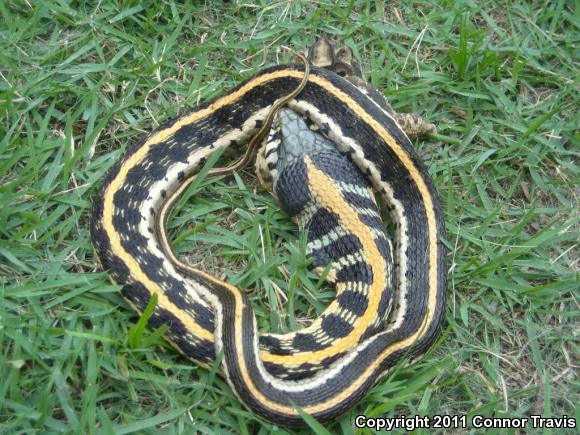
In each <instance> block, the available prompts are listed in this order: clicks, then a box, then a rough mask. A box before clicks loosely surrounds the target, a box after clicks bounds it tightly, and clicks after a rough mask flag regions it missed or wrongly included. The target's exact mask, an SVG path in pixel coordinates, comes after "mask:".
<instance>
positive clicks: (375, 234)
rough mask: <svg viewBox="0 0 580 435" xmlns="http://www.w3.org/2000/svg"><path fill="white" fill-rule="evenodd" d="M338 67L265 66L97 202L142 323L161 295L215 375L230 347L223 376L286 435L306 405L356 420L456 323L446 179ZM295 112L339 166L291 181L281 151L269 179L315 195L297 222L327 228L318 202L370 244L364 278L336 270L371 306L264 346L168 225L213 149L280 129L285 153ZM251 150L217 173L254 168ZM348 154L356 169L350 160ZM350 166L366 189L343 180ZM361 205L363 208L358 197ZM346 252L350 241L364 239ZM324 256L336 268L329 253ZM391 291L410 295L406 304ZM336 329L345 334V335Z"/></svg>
mask: <svg viewBox="0 0 580 435" xmlns="http://www.w3.org/2000/svg"><path fill="white" fill-rule="evenodd" d="M317 44H318V47H320V44H319V43H317ZM322 45H323V46H324V40H323V42H322ZM316 47H317V45H316V44H315V46H314V47H313V49H311V52H310V54H311V56H310V57H312V53H313V52H314V53H315V52H316ZM346 66H348V65H346ZM339 67H340V62H336V63H335V65H334V68H332V67H331V68H321V67H316V66H311V67H310V68H308V66H307V65H302V66H301V65H281V66H276V67H271V68H267V69H265V70H263V71H261V72H260V73H258V74H256V75H255V76H254V77H252V78H251V79H249V80H248V81H247V82H245V83H243V84H242V85H240V86H238V87H237V88H235V89H233V90H232V91H230V92H228V93H227V94H226V95H224V96H222V97H219V98H217V99H215V100H212V101H209V102H206V103H204V104H202V105H201V106H199V107H198V108H197V109H195V110H194V111H192V112H190V113H187V114H185V115H182V116H180V117H179V118H177V119H174V120H171V121H168V122H167V123H166V124H164V125H162V126H160V127H159V128H158V129H157V130H156V131H154V132H153V133H152V134H150V135H149V136H148V137H147V138H145V139H144V140H143V141H142V142H141V143H139V144H137V145H136V146H135V147H133V148H132V149H130V150H129V151H128V152H127V153H126V154H125V155H124V157H122V158H121V160H120V161H119V162H117V163H116V164H115V165H114V166H113V168H112V169H111V170H110V171H109V172H108V173H107V175H106V177H105V179H104V180H103V182H102V184H101V187H100V190H99V193H98V194H97V196H96V198H95V201H94V208H93V217H92V224H91V235H92V240H93V243H94V245H95V248H96V251H97V253H98V256H99V258H100V260H101V263H102V265H103V267H104V268H106V269H108V270H109V273H110V275H111V277H112V279H113V280H114V281H116V282H118V283H120V284H122V285H123V286H124V287H123V290H122V292H123V296H124V297H125V298H126V299H127V300H128V301H129V303H130V304H131V305H132V306H133V307H135V309H136V310H137V311H140V312H142V311H143V310H144V308H145V307H146V305H147V303H148V302H149V300H150V298H151V297H152V295H156V296H157V305H156V307H155V310H154V312H153V314H152V316H151V318H150V321H149V322H150V325H152V326H154V327H156V326H159V325H162V324H165V325H168V327H169V328H168V332H167V338H168V340H169V341H170V342H171V343H172V344H174V345H175V346H176V347H177V348H178V349H179V350H180V351H181V352H182V353H183V354H185V355H186V356H188V357H190V358H192V359H194V360H196V361H199V362H200V363H202V364H212V363H213V361H214V360H215V355H216V352H217V353H219V352H223V361H222V369H223V372H224V376H225V378H226V379H227V381H228V382H229V384H230V385H231V386H232V388H233V390H234V392H235V393H236V395H237V396H238V397H239V398H240V400H241V401H242V402H244V403H245V405H246V406H248V407H249V408H250V409H252V410H253V411H254V412H255V413H256V414H257V415H260V416H261V417H263V418H265V419H267V420H270V421H273V422H276V423H278V424H283V425H287V426H300V425H302V424H304V423H303V420H302V418H301V417H300V415H299V413H298V411H297V408H301V409H302V410H304V411H305V412H307V413H309V414H311V415H313V416H314V417H315V418H317V419H320V420H321V421H326V420H329V419H332V418H334V417H336V416H337V415H339V414H341V413H343V412H345V411H346V410H347V409H349V408H350V407H352V406H353V405H354V404H355V403H356V402H357V401H358V400H359V399H360V398H361V397H362V396H363V395H364V394H365V393H366V392H367V391H368V390H369V389H370V388H371V387H372V386H373V385H374V383H375V382H376V381H377V380H378V379H379V378H380V377H381V376H382V375H383V374H384V373H385V371H386V370H388V369H389V368H390V367H392V366H393V365H394V364H395V363H396V362H397V361H399V360H400V359H402V358H408V359H414V358H416V357H418V356H420V355H421V354H423V353H424V352H425V351H426V350H427V349H428V348H429V346H430V345H431V344H432V343H433V342H434V341H435V340H436V338H437V336H438V332H439V330H440V326H441V322H442V319H443V312H444V304H445V287H446V276H445V273H446V271H445V248H444V245H443V243H442V242H441V240H440V237H441V235H442V233H443V231H444V229H443V221H442V216H441V211H440V208H439V202H438V199H437V195H436V192H435V189H434V187H433V184H432V181H431V179H430V177H429V176H428V174H427V171H426V170H425V168H424V167H423V165H422V163H421V162H420V161H419V159H418V157H417V156H416V154H415V153H414V151H413V149H412V146H411V143H410V141H409V139H408V138H407V136H406V135H405V133H404V132H403V131H402V130H401V128H400V127H399V125H398V124H397V122H396V121H395V118H394V116H393V113H392V111H391V109H390V107H388V106H386V105H385V104H384V103H383V102H381V100H380V99H377V98H376V97H375V96H373V94H372V92H370V93H369V92H368V91H366V90H365V89H361V88H360V87H359V86H355V85H353V83H351V82H350V81H348V80H345V79H344V78H342V77H340V76H339V75H338V74H336V73H335V72H334V71H336V72H340V71H339V69H340V68H339ZM374 92H376V91H374ZM282 106H283V107H284V110H281V109H282ZM292 113H294V114H296V115H297V116H298V118H301V119H304V120H305V121H307V123H308V125H309V127H308V128H309V129H312V131H314V132H315V135H316V137H317V138H322V139H320V140H324V141H326V143H330V144H332V145H333V146H334V147H335V150H336V152H335V153H334V154H332V153H331V154H332V156H331V157H328V158H327V156H326V155H323V156H322V157H320V156H319V155H310V154H304V155H300V153H299V155H298V156H297V157H296V156H294V157H292V159H290V160H291V161H292V162H293V167H294V170H293V171H292V175H291V176H289V178H288V180H287V181H284V180H285V178H284V175H283V174H279V173H277V172H279V171H278V169H277V168H278V167H277V166H276V165H275V164H273V163H272V162H271V161H270V162H268V159H269V158H270V156H271V155H272V154H277V158H278V159H284V158H285V157H283V156H282V153H281V152H278V153H270V154H268V146H267V145H264V146H263V147H262V148H261V150H260V153H261V154H262V157H263V158H264V159H265V160H264V159H263V161H262V171H263V172H268V170H270V172H269V174H270V176H271V177H272V178H273V179H274V181H275V183H277V186H283V185H284V183H287V184H289V185H290V187H289V188H287V189H286V191H284V188H283V187H281V188H280V189H279V190H278V194H279V196H287V194H286V193H284V192H287V191H292V186H296V185H303V186H305V188H306V191H307V192H308V195H309V198H307V199H305V200H304V201H303V202H301V203H300V204H297V205H296V209H295V210H294V212H292V206H291V205H289V206H287V207H286V208H288V209H290V211H291V214H292V213H294V214H295V215H296V216H298V218H299V219H302V220H303V222H306V221H308V222H310V223H311V224H312V223H313V222H316V219H315V218H314V215H315V212H310V213H309V212H308V210H309V206H310V205H311V203H312V202H314V203H316V204H318V205H317V207H318V209H323V210H324V211H325V212H326V213H328V216H332V215H334V217H335V220H336V222H339V223H340V225H341V231H342V232H343V233H341V234H339V236H337V237H335V238H334V239H340V238H341V236H346V238H347V239H348V238H349V237H350V238H351V239H352V238H353V237H354V238H355V239H356V249H354V250H353V252H350V253H349V255H350V260H349V261H347V264H346V266H345V268H348V267H350V266H352V265H353V264H358V267H359V268H358V269H357V270H358V272H356V273H359V275H356V279H355V278H352V277H351V279H350V281H349V280H348V279H344V277H343V278H340V276H339V274H340V272H341V269H340V267H338V268H337V269H336V271H337V274H336V277H334V279H335V280H337V281H339V284H340V283H343V284H344V286H345V288H344V289H343V290H344V293H342V294H347V293H348V294H349V295H350V296H352V295H354V294H358V295H359V296H360V295H362V296H363V297H362V298H359V301H362V303H360V304H359V306H358V308H356V309H355V308H353V307H351V306H350V305H349V304H352V303H353V298H352V297H342V298H341V293H340V289H337V290H338V291H337V294H338V296H337V301H338V302H336V303H333V304H334V305H333V304H331V307H329V308H328V309H327V311H325V313H324V314H323V316H322V317H324V319H323V320H322V321H318V322H315V324H314V325H313V327H312V328H311V329H310V330H309V331H308V332H307V333H302V335H300V334H301V331H299V332H298V333H294V334H290V335H287V336H282V337H280V336H276V335H266V336H264V337H262V338H261V339H260V338H259V337H258V333H257V331H256V322H255V318H254V314H253V311H252V308H251V305H250V304H249V301H248V298H247V296H246V295H245V294H244V292H243V291H242V290H240V289H238V288H236V287H235V286H232V285H230V284H228V283H226V282H223V281H221V280H219V279H217V278H215V277H213V276H211V275H209V274H207V273H205V272H203V271H201V270H197V269H194V268H192V267H190V266H187V265H185V264H183V263H182V262H180V261H179V260H178V259H177V258H176V257H175V256H174V254H173V253H172V252H171V248H170V247H169V243H168V242H167V236H166V234H165V228H164V225H165V221H166V217H167V213H168V211H169V210H170V209H171V206H172V205H173V204H174V203H175V201H176V199H177V198H178V197H179V195H180V194H181V192H183V190H184V189H185V187H184V186H186V185H187V184H188V183H189V182H190V181H191V180H192V179H193V178H194V177H195V174H196V173H197V172H198V171H199V169H200V168H201V167H202V166H203V164H204V163H205V162H206V160H207V159H208V157H209V156H210V155H211V154H212V153H213V152H215V151H216V150H218V149H222V148H227V147H237V148H243V147H244V146H247V145H248V143H249V146H250V148H255V147H257V146H258V145H259V143H260V142H262V139H263V136H265V135H267V134H268V133H270V134H269V136H268V138H267V139H266V141H265V142H268V141H269V142H270V143H272V140H274V141H275V137H274V135H273V134H272V133H271V131H270V124H271V123H273V122H274V123H276V122H277V123H278V124H279V123H280V122H281V121H280V119H281V118H282V117H284V116H285V117H287V118H288V117H289V118H288V119H292V116H293V115H292ZM294 119H296V117H294ZM278 128H280V126H278ZM302 128H304V127H302ZM278 131H280V129H279V130H278ZM256 137H257V138H256ZM315 140H318V139H315ZM249 154H250V153H246V155H245V157H243V158H242V160H241V161H238V162H236V163H235V164H234V165H230V166H228V167H227V168H222V169H217V170H215V171H214V174H220V173H228V172H230V171H231V170H232V169H235V168H237V167H239V165H242V164H245V163H247V159H248V158H249V157H248V156H249ZM266 154H268V155H266ZM323 154H324V153H323ZM336 155H339V156H341V157H337V158H338V159H342V157H344V158H346V159H347V160H344V161H343V160H340V162H337V161H335V160H334V159H335V157H333V156H336ZM330 161H331V162H332V163H328V162H330ZM264 162H266V163H264ZM264 165H265V166H266V167H267V168H266V169H265V168H264ZM349 165H350V166H349ZM351 167H352V168H355V169H354V170H358V171H359V173H360V174H361V176H360V179H361V180H363V181H360V182H358V181H353V180H355V179H356V177H353V176H350V175H348V174H345V173H344V171H349V170H350V169H349V168H351ZM341 168H342V169H341ZM267 169H268V170H267ZM364 183H367V184H366V185H365V184H364ZM368 186H372V188H373V189H374V191H375V192H377V193H378V195H379V196H380V197H381V198H382V200H383V201H384V202H385V204H386V205H387V206H388V208H389V211H390V214H391V219H392V221H393V223H394V225H395V250H394V255H393V256H394V264H395V270H394V272H393V270H392V267H391V266H390V261H389V258H388V257H389V256H390V246H389V244H388V243H385V242H381V241H383V240H384V238H383V236H382V235H381V234H380V233H381V231H382V225H379V224H378V223H377V221H376V219H374V215H373V213H374V211H373V210H372V204H371V202H372V201H373V197H372V194H370V195H367V194H365V193H364V192H365V191H366V192H368ZM297 191H298V190H297ZM281 192H282V194H280V193H281ZM357 194H359V195H358V196H359V201H360V204H358V203H356V201H355V202H353V198H354V197H355V196H357ZM321 204H322V205H321ZM361 209H365V210H362V211H361ZM369 210H370V211H369ZM328 216H326V218H328ZM369 216H370V217H369ZM326 220H328V219H326ZM319 221H320V222H325V219H320V220H319ZM326 231H327V232H328V231H330V230H329V229H328V228H327V230H326ZM385 237H386V236H385ZM322 239H323V238H322V235H320V237H319V238H317V239H312V240H311V242H312V244H311V245H312V246H313V249H320V248H323V247H324V246H331V245H332V243H331V242H332V240H331V241H330V242H329V241H328V237H327V241H326V242H323V241H322ZM334 241H336V240H334ZM344 246H352V240H350V241H349V240H347V241H346V242H345V243H344ZM326 253H327V254H329V255H330V256H331V257H332V251H331V250H330V251H328V250H327V252H326ZM354 254H357V255H359V254H360V255H359V256H356V255H354ZM339 257H340V256H336V258H335V260H336V259H339ZM320 258H322V257H320ZM353 259H354V260H353ZM339 262H340V261H339ZM362 270H364V271H366V272H364V273H362V272H360V271H362ZM353 273H355V272H353V270H351V269H349V272H348V274H350V275H352V274H353ZM361 273H362V274H361ZM343 275H344V274H343ZM393 276H394V278H393V280H392V281H390V280H391V277H393ZM390 282H393V284H394V287H395V288H396V291H395V292H394V294H393V295H392V301H391V295H390V290H389V289H390V284H389V283H390ZM361 283H362V284H364V285H362V284H361ZM339 284H337V286H338V285H339ZM385 295H386V296H385ZM391 306H392V309H391V310H390V312H389V307H391ZM349 310H350V311H349ZM353 313H354V314H355V315H352V314H353ZM327 319H331V320H329V321H326V320H327ZM325 321H326V323H325ZM329 323H331V324H332V325H334V326H336V325H339V326H341V325H342V326H344V327H343V328H342V329H341V328H338V329H335V330H334V332H331V331H330V329H328V324H329ZM337 331H338V332H337ZM325 334H326V335H325ZM297 337H299V339H297ZM285 378H286V379H285ZM296 379H299V380H296Z"/></svg>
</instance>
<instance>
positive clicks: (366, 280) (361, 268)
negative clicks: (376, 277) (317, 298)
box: [336, 262, 373, 284]
mask: <svg viewBox="0 0 580 435" xmlns="http://www.w3.org/2000/svg"><path fill="white" fill-rule="evenodd" d="M336 280H337V281H338V282H355V283H363V284H370V283H372V282H373V271H372V269H371V268H370V266H369V265H368V264H366V263H364V262H357V263H354V264H350V265H348V266H344V267H343V268H342V269H340V270H339V271H338V273H337V274H336Z"/></svg>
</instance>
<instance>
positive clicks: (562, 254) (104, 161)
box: [0, 0, 580, 434]
mask: <svg viewBox="0 0 580 435" xmlns="http://www.w3.org/2000/svg"><path fill="white" fill-rule="evenodd" d="M183 3H186V4H185V5H183V4H181V2H179V3H178V2H174V1H168V2H163V3H162V2H151V1H150V2H143V3H142V2H138V1H129V2H121V1H101V2H75V1H67V0H57V1H54V2H52V1H50V2H49V1H37V2H28V1H24V0H23V1H19V0H14V1H0V17H1V18H0V180H1V182H0V203H1V204H2V205H3V206H2V208H1V209H0V432H2V433H27V434H28V433H35V432H38V433H57V432H60V433H118V434H126V433H156V432H158V431H159V430H163V431H167V432H170V433H178V432H179V433H181V432H185V433H188V432H189V433H192V432H194V431H195V432H204V433H212V432H222V431H224V432H225V431H227V432H240V433H244V434H245V433H267V432H269V431H271V430H278V431H280V432H282V430H281V429H279V428H278V429H276V428H275V427H274V426H272V425H270V424H267V423H264V422H262V421H260V420H258V419H257V418H256V417H254V416H253V415H252V414H251V413H249V412H248V411H246V410H245V409H244V408H243V407H242V406H241V405H240V404H239V402H238V401H237V400H236V398H235V397H234V396H233V394H232V392H231V390H230V389H229V387H228V386H227V384H226V382H225V381H224V380H222V379H221V378H220V377H219V376H218V375H216V373H215V370H213V371H208V370H206V369H203V368H199V367H197V365H196V364H194V363H191V362H190V361H188V360H185V359H184V358H183V357H181V356H179V355H178V354H177V353H176V352H175V351H174V350H173V349H172V348H170V347H169V346H167V344H165V342H164V341H163V339H162V338H161V337H160V335H161V333H162V331H151V330H148V329H144V328H143V327H142V326H143V325H142V323H139V318H138V317H137V316H136V315H135V314H134V312H133V311H132V310H131V309H130V307H129V306H128V305H127V304H126V303H125V302H124V300H123V299H122V298H121V297H120V295H119V292H118V290H119V287H118V286H115V285H113V284H111V283H110V282H109V280H108V278H107V275H106V273H105V272H103V271H101V270H100V268H99V266H98V264H97V261H96V258H95V256H94V252H93V249H92V245H91V242H90V238H89V232H88V220H89V217H90V207H91V199H92V196H93V195H94V193H95V191H96V187H97V186H98V184H99V180H100V179H101V178H102V177H103V174H104V173H105V172H106V171H107V169H108V168H109V167H110V166H111V165H112V164H113V163H114V162H115V161H116V160H117V159H118V158H119V156H120V154H121V153H122V151H123V150H124V149H125V148H126V147H127V146H128V145H130V144H133V143H136V142H137V141H138V140H139V138H141V137H142V136H143V135H145V134H147V132H149V131H151V130H152V129H154V128H155V127H156V126H157V125H158V124H159V123H160V122H162V121H163V120H166V119H168V118H171V117H173V116H175V115H177V114H179V113H183V112H185V111H187V110H189V109H190V108H193V107H195V105H196V104H197V103H198V102H200V101H203V100H206V99H208V98H211V97H215V96H217V95H220V94H222V93H223V92H225V91H227V90H228V89H229V88H230V87H232V86H234V85H236V84H238V83H239V82H240V81H242V80H244V79H247V78H249V77H250V76H252V75H253V74H254V73H255V72H256V71H258V70H259V69H260V68H262V67H265V66H267V65H271V64H274V63H277V62H284V61H287V60H288V59H289V54H288V51H287V50H285V49H284V48H283V47H292V48H303V47H307V46H309V45H310V44H311V43H312V42H313V41H314V39H315V38H316V36H317V35H321V34H327V35H329V36H332V37H335V38H338V39H340V40H342V41H343V42H345V43H346V44H348V45H349V46H351V47H352V48H353V49H354V51H355V53H356V55H357V56H358V58H359V59H361V60H362V61H363V65H364V67H365V71H366V74H367V78H368V80H369V81H370V82H371V83H372V84H373V85H374V86H375V87H376V88H378V89H380V90H381V91H383V92H384V93H385V95H386V96H387V97H388V98H389V100H390V101H391V103H392V105H393V106H394V107H395V108H396V109H397V110H399V111H409V112H410V111H414V112H418V113H419V114H421V115H422V116H424V117H425V118H427V119H428V120H429V121H431V122H434V123H435V124H436V125H437V126H438V134H437V135H434V136H432V137H430V138H429V139H428V140H424V141H417V142H416V149H417V150H418V152H419V153H420V154H421V156H422V157H423V159H424V161H425V163H426V165H427V166H428V168H429V171H430V173H431V175H432V177H433V179H434V181H435V184H436V186H437V187H438V189H439V193H440V196H441V199H442V203H443V208H444V212H445V220H446V225H447V244H448V246H449V248H450V249H449V258H448V265H449V289H448V296H449V298H448V299H449V304H448V310H447V316H446V323H445V330H444V334H443V338H442V339H441V340H440V341H439V343H438V344H437V346H436V348H435V349H434V350H433V351H432V352H430V354H429V355H428V356H427V357H426V358H424V359H423V360H422V361H421V362H419V363H418V364H415V365H414V366H412V367H408V368H404V367H399V368H398V369H396V370H394V371H393V372H392V373H391V374H390V375H389V376H388V378H387V379H386V380H385V381H383V382H381V383H380V384H379V385H377V386H375V387H374V388H373V390H372V391H371V393H369V394H368V395H367V397H366V398H365V399H364V400H363V401H361V402H360V404H359V405H358V406H357V407H356V408H355V409H354V410H352V411H350V412H349V413H348V414H346V415H345V416H344V417H343V418H341V419H340V420H338V421H336V422H335V423H333V424H330V425H327V428H328V429H329V430H330V431H332V432H342V433H347V434H348V433H353V432H355V429H354V428H353V419H354V417H355V415H357V414H360V413H364V414H366V415H369V416H386V417H392V416H396V415H406V416H413V415H428V416H432V415H435V414H449V415H466V416H467V417H468V418H469V419H470V418H471V417H472V416H474V415H484V416H496V417H522V416H524V417H525V416H529V415H531V414H541V415H543V416H545V417H559V416H562V415H568V416H576V418H578V417H580V416H579V415H578V414H577V411H576V407H575V404H576V403H578V402H579V395H578V371H577V367H578V336H577V332H578V321H577V319H578V314H579V313H578V292H577V290H578V282H579V280H578V269H579V265H578V220H579V219H578V166H577V163H578V139H579V137H578V129H577V128H578V122H579V118H578V113H577V106H578V101H579V99H578V64H577V63H575V59H576V60H577V45H578V42H579V41H578V27H579V25H580V20H579V18H578V14H579V7H578V6H579V5H578V2H574V1H564V0H555V1H553V2H549V3H545V2H539V1H531V2H529V1H524V0H515V1H513V2H512V1H500V0H492V1H489V2H475V1H467V0H466V1H442V2H428V1H421V2H418V1H417V2H400V3H399V2H394V3H390V5H389V6H386V7H384V8H383V7H381V6H376V5H375V2H370V1H354V0H353V1H350V2H344V3H343V4H342V5H341V6H339V7H338V6H335V5H333V4H332V3H331V2H322V3H320V4H315V3H313V2H306V1H304V2H298V1H292V2H286V1H280V2H276V3H270V2H265V1H264V2H263V1H256V2H228V3H223V4H221V3H217V2H216V3H214V2H206V4H205V5H204V4H199V5H198V4H197V3H198V2H195V3H196V4H195V5H189V4H187V3H188V2H183ZM377 3H380V2H377ZM575 55H576V58H575ZM198 190H199V192H198V193H197V194H196V195H195V196H192V197H191V198H190V200H189V201H188V202H186V203H184V204H183V205H182V207H181V208H180V210H179V212H178V213H176V215H175V217H174V218H173V220H172V221H171V233H172V235H173V237H174V243H175V247H176V250H177V251H178V252H179V253H180V254H181V255H184V256H186V257H188V258H190V260H191V261H192V262H194V263H196V264H197V265H198V266H200V267H203V268H206V269H208V270H211V271H213V272H214V273H216V274H217V275H219V276H221V277H224V278H227V279H228V280H230V281H231V282H234V283H236V284H238V285H241V286H244V287H247V288H250V289H251V292H252V293H251V297H252V300H253V303H254V306H255V310H256V314H257V316H258V321H259V325H260V327H261V328H263V329H264V330H266V329H268V330H273V331H285V330H290V329H293V328H295V327H298V326H300V325H301V324H303V322H304V319H305V318H307V317H311V316H313V315H315V314H316V313H319V312H320V311H321V310H322V309H323V308H324V306H325V305H326V304H328V302H329V300H330V299H331V298H332V296H333V294H332V289H329V288H327V287H326V286H321V283H320V282H319V280H318V278H316V277H315V276H314V275H313V274H312V273H311V272H309V271H308V265H307V260H306V259H305V257H304V254H303V253H302V252H303V251H302V248H303V247H304V243H303V237H302V238H301V237H300V236H298V235H297V233H296V230H295V226H294V225H293V224H292V222H291V221H290V220H289V219H288V218H287V216H285V215H284V214H283V213H282V212H281V211H280V210H279V207H278V205H277V203H276V201H275V200H274V199H272V198H271V197H270V196H268V194H267V193H266V192H263V191H262V190H261V189H260V188H259V186H258V185H257V182H256V180H255V178H254V176H253V175H252V174H250V173H249V172H248V173H242V174H240V175H239V176H236V177H235V178H230V179H223V180H208V181H205V182H204V183H202V185H200V186H199V189H198ZM527 428H528V429H531V426H528V427H527ZM318 431H321V430H320V428H318ZM532 431H536V432H539V431H541V429H534V430H532ZM545 431H546V432H548V433H549V432H550V430H549V429H547V430H545ZM369 432H370V431H368V430H362V433H369ZM419 432H421V431H419ZM422 432H423V433H429V432H430V431H426V430H425V431H422ZM554 432H555V433H559V432H560V431H559V430H555V431H554Z"/></svg>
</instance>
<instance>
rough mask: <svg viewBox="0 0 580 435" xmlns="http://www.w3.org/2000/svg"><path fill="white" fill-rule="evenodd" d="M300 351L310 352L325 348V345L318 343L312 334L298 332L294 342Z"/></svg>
mask: <svg viewBox="0 0 580 435" xmlns="http://www.w3.org/2000/svg"><path fill="white" fill-rule="evenodd" d="M292 344H293V346H294V347H296V349H298V350H299V351H302V352H308V351H316V350H320V349H323V348H324V347H325V346H323V345H321V344H320V343H318V342H317V341H316V340H315V338H314V337H313V336H312V335H311V334H303V333H301V332H297V333H296V335H295V336H294V340H293V342H292Z"/></svg>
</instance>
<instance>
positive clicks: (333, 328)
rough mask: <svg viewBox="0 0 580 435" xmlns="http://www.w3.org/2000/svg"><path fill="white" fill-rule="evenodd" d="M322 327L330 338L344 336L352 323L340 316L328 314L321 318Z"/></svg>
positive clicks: (348, 331) (350, 329)
mask: <svg viewBox="0 0 580 435" xmlns="http://www.w3.org/2000/svg"><path fill="white" fill-rule="evenodd" d="M322 329H324V332H325V333H326V334H327V335H328V336H329V337H332V338H342V337H346V336H347V335H348V334H350V332H351V331H352V325H351V324H350V323H348V322H347V321H346V320H344V319H343V318H342V317H340V316H337V315H335V314H329V315H327V316H325V317H324V319H322Z"/></svg>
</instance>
